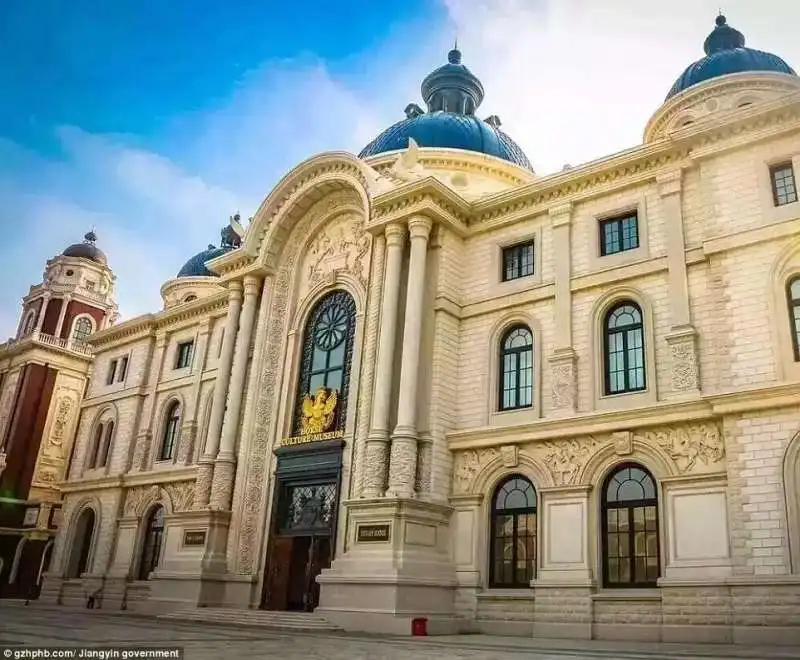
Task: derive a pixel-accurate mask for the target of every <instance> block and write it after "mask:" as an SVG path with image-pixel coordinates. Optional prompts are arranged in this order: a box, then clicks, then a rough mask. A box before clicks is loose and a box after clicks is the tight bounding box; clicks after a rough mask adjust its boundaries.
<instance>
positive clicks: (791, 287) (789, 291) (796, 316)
mask: <svg viewBox="0 0 800 660" xmlns="http://www.w3.org/2000/svg"><path fill="white" fill-rule="evenodd" d="M786 301H787V302H788V303H789V320H790V322H791V330H792V346H793V348H794V359H795V362H798V361H800V275H796V276H795V277H793V278H792V279H790V280H789V281H788V282H787V284H786Z"/></svg>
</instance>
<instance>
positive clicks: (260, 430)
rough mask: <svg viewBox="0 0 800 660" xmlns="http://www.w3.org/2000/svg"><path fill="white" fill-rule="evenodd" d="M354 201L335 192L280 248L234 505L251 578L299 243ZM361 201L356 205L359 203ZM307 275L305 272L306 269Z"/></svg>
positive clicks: (240, 551) (239, 549)
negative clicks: (250, 427)
mask: <svg viewBox="0 0 800 660" xmlns="http://www.w3.org/2000/svg"><path fill="white" fill-rule="evenodd" d="M353 203H354V197H353V194H352V193H338V194H334V195H331V196H330V197H328V198H326V199H324V200H321V201H320V202H318V203H317V204H315V205H314V206H313V207H312V208H311V210H310V211H309V212H308V213H307V214H306V215H305V216H304V217H303V218H302V220H300V222H298V223H297V225H296V226H295V228H294V229H293V231H292V233H291V235H290V237H289V239H288V242H287V244H286V245H285V246H284V249H283V251H282V252H283V255H284V256H283V262H282V264H281V266H280V268H279V270H278V273H277V276H276V278H275V288H274V293H273V299H272V306H271V310H270V315H269V319H268V320H267V324H268V325H267V335H266V339H265V341H266V350H265V353H264V357H263V362H262V369H263V372H262V373H261V378H260V387H259V388H258V403H257V406H256V413H255V424H254V427H253V433H252V435H251V436H250V442H249V446H248V447H247V456H246V458H245V460H246V461H247V465H248V470H247V473H246V477H245V484H244V487H243V498H242V501H241V502H240V503H237V511H238V513H239V515H240V516H241V522H240V526H239V534H238V538H237V539H236V540H235V541H233V543H234V544H235V545H234V547H236V553H235V569H234V570H235V572H236V573H237V574H240V575H251V574H252V573H253V570H254V565H255V561H256V557H257V555H258V553H259V552H260V550H259V548H258V547H256V542H257V538H258V531H259V525H260V522H261V517H260V516H261V508H262V504H263V499H264V496H265V494H266V484H267V482H268V479H267V475H266V467H267V455H268V453H269V449H270V447H269V445H270V441H271V436H272V434H271V429H272V424H273V416H274V414H275V398H276V387H277V384H278V382H279V373H280V372H281V371H282V370H283V367H284V365H283V359H282V356H283V355H284V352H285V341H286V323H287V318H286V317H287V309H288V305H289V293H290V287H291V284H292V281H293V278H294V273H295V266H296V262H297V257H298V253H299V250H300V243H301V241H302V240H303V239H304V238H305V237H306V236H308V235H309V232H310V231H314V229H315V228H316V227H315V226H316V225H317V224H318V223H319V222H320V221H321V220H322V219H323V218H325V217H329V216H330V215H331V214H332V213H333V212H335V211H336V210H337V209H338V208H341V207H343V206H346V205H350V204H353ZM359 203H360V202H359ZM305 272H306V273H308V271H305Z"/></svg>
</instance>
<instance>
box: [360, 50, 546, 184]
mask: <svg viewBox="0 0 800 660" xmlns="http://www.w3.org/2000/svg"><path fill="white" fill-rule="evenodd" d="M421 92H422V98H423V99H424V100H425V104H426V105H427V106H428V111H427V112H425V111H423V110H422V108H420V107H419V106H418V105H417V104H415V103H411V104H409V105H408V106H407V107H406V110H405V112H406V119H404V120H402V121H400V122H398V123H396V124H394V125H393V126H390V127H389V128H387V129H386V130H385V131H384V132H383V133H381V134H380V135H379V136H378V137H376V138H375V139H374V140H373V141H372V142H370V143H369V144H368V145H367V146H366V147H364V149H362V151H361V153H360V154H359V157H360V158H369V157H370V156H377V155H378V154H382V153H386V152H389V151H397V150H401V149H406V148H407V147H408V140H409V138H412V139H413V140H414V141H416V143H417V144H418V145H419V146H420V147H432V148H440V149H463V150H465V151H475V152H478V153H482V154H487V155H489V156H495V157H497V158H502V159H503V160H506V161H509V162H511V163H514V164H515V165H519V166H520V167H524V168H525V169H528V170H530V169H532V168H531V164H530V162H529V161H528V158H527V156H525V154H524V153H523V151H522V149H520V148H519V146H518V145H517V143H516V142H514V140H512V139H511V138H510V137H509V136H508V135H506V134H505V133H504V132H503V131H501V130H500V120H499V118H498V117H496V116H495V115H492V116H491V117H489V118H487V119H486V120H481V119H478V118H477V117H476V116H475V112H476V110H477V109H478V107H479V106H480V104H481V102H482V101H483V96H484V91H483V85H482V84H481V81H480V80H478V78H477V77H476V76H475V74H473V73H472V72H471V71H470V70H469V69H468V68H467V67H466V66H464V65H463V64H462V63H461V51H460V50H458V48H457V47H456V48H453V50H451V51H450V52H449V53H448V55H447V64H445V65H443V66H440V67H439V68H438V69H436V70H435V71H433V72H432V73H430V74H428V75H427V76H426V77H425V79H424V80H423V81H422V88H421Z"/></svg>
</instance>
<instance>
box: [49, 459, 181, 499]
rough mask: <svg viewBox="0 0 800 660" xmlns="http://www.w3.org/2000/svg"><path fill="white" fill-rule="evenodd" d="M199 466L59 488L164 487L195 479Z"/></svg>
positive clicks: (78, 482)
mask: <svg viewBox="0 0 800 660" xmlns="http://www.w3.org/2000/svg"><path fill="white" fill-rule="evenodd" d="M196 474H197V466H196V465H191V466H189V467H176V468H174V469H170V470H152V471H149V472H136V473H131V474H123V475H118V476H110V477H109V476H103V477H100V478H95V479H75V480H70V481H63V482H61V483H60V484H59V485H58V487H59V489H60V490H61V492H62V493H65V494H66V493H80V492H85V491H95V490H101V489H109V488H132V487H134V486H153V485H155V486H163V485H164V484H168V483H173V482H176V481H188V480H190V479H194V478H195V476H196Z"/></svg>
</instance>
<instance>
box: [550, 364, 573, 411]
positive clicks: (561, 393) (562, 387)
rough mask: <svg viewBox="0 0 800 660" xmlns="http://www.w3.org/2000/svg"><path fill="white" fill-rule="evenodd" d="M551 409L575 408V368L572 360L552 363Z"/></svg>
mask: <svg viewBox="0 0 800 660" xmlns="http://www.w3.org/2000/svg"><path fill="white" fill-rule="evenodd" d="M552 379H553V409H554V410H576V409H577V405H578V379H577V368H576V365H575V363H574V362H573V361H559V362H554V363H553V365H552Z"/></svg>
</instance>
